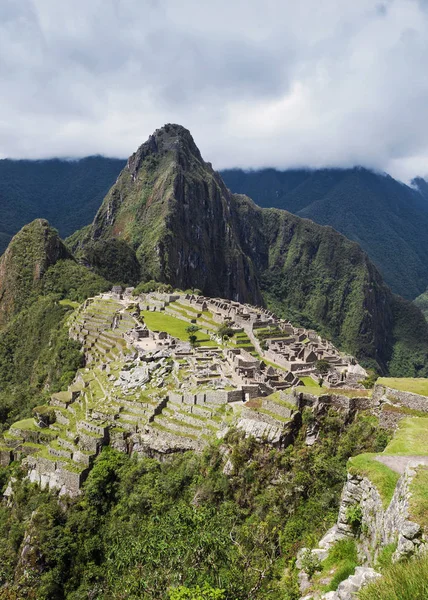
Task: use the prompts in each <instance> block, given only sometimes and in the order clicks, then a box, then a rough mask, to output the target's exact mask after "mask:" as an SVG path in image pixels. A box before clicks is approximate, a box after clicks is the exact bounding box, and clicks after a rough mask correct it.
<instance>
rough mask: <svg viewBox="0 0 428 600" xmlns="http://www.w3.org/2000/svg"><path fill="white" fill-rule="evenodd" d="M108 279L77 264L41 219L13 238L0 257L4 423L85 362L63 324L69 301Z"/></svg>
mask: <svg viewBox="0 0 428 600" xmlns="http://www.w3.org/2000/svg"><path fill="white" fill-rule="evenodd" d="M109 285H110V284H108V283H107V281H105V280H104V279H103V278H101V277H100V276H98V275H96V274H94V273H92V272H91V271H89V270H88V269H87V268H85V267H84V266H82V265H79V264H78V263H77V262H76V261H75V260H74V258H73V257H72V256H71V255H70V253H69V251H68V250H67V249H66V247H65V246H64V244H63V242H62V241H61V239H60V238H59V236H58V232H57V231H56V230H55V229H53V228H52V227H50V225H49V223H48V222H47V221H45V220H43V219H37V220H36V221H33V222H32V223H30V224H29V225H26V226H25V227H23V229H22V230H21V231H20V232H19V233H18V234H17V235H16V236H15V237H14V238H13V240H12V242H11V243H10V245H9V246H8V249H7V250H6V252H5V254H4V255H3V256H2V257H1V259H0V415H1V423H2V424H7V423H9V424H10V423H11V422H12V421H14V420H17V418H19V417H21V416H28V415H29V412H30V409H31V407H33V406H36V405H37V404H40V403H41V402H42V401H44V399H45V398H46V397H47V395H48V394H49V391H50V392H52V391H58V390H60V389H65V388H66V387H67V386H68V385H69V384H70V383H71V381H72V379H73V377H74V375H75V373H76V370H77V369H78V368H79V367H80V366H82V364H83V355H82V353H81V351H80V345H79V344H77V343H76V342H74V341H72V340H71V339H69V337H68V327H67V326H66V318H67V315H68V314H69V312H70V310H71V309H72V302H73V301H79V302H82V301H83V300H85V298H87V297H88V296H92V295H94V294H97V293H99V292H100V291H103V290H106V289H108V287H109ZM62 299H67V300H68V301H69V302H68V303H64V302H61V300H62ZM1 426H2V425H0V427H1Z"/></svg>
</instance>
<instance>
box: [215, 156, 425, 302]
mask: <svg viewBox="0 0 428 600" xmlns="http://www.w3.org/2000/svg"><path fill="white" fill-rule="evenodd" d="M221 175H222V177H223V180H224V181H225V183H226V185H227V186H228V187H229V188H230V189H231V190H232V192H235V193H242V194H247V195H248V196H250V197H251V198H252V199H253V200H254V201H255V202H256V203H257V204H258V205H259V206H262V207H276V208H283V209H285V210H289V211H290V212H292V213H294V214H296V215H299V216H301V217H307V218H309V219H312V220H313V221H315V222H316V223H319V224H321V225H331V226H332V227H334V228H335V229H336V230H337V231H340V232H341V233H343V234H344V235H346V237H348V238H349V239H351V240H354V241H356V242H358V244H359V245H360V246H361V247H362V248H363V249H364V250H365V251H366V252H367V254H368V255H369V257H370V259H371V260H372V261H373V262H374V264H375V265H376V266H377V267H378V269H379V270H380V272H381V273H382V275H383V277H384V279H385V281H386V283H387V284H388V285H389V286H390V287H391V289H392V290H393V291H394V292H395V293H397V294H400V295H401V296H403V297H404V298H408V299H413V298H415V297H416V296H418V295H419V294H421V293H422V292H423V291H425V289H426V287H427V285H428V236H427V235H426V231H427V228H428V192H427V190H428V184H427V183H426V181H424V180H423V179H421V178H418V179H416V180H415V181H414V187H409V186H406V185H404V184H402V183H400V182H398V181H396V180H394V179H393V178H392V177H389V176H387V175H382V174H378V173H373V172H372V171H369V170H367V169H363V168H354V169H321V170H316V171H310V170H305V169H302V170H287V171H277V170H275V169H263V170H260V171H242V170H240V169H232V170H228V171H223V172H222V173H221Z"/></svg>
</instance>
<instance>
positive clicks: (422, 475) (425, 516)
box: [409, 466, 428, 532]
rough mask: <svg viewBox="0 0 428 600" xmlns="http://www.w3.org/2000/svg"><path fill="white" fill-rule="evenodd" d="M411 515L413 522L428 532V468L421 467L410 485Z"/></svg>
mask: <svg viewBox="0 0 428 600" xmlns="http://www.w3.org/2000/svg"><path fill="white" fill-rule="evenodd" d="M410 493H411V498H410V501H409V513H410V516H411V519H412V521H415V522H416V523H419V525H420V526H421V527H422V528H423V529H424V530H425V532H427V531H428V467H422V466H421V467H419V468H418V470H417V473H416V475H415V477H414V479H413V481H412V482H411V484H410Z"/></svg>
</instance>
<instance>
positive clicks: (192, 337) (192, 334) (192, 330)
mask: <svg viewBox="0 0 428 600" xmlns="http://www.w3.org/2000/svg"><path fill="white" fill-rule="evenodd" d="M186 331H187V333H188V334H189V342H190V345H191V346H195V345H196V342H197V341H198V336H197V335H196V333H197V332H198V331H199V327H198V326H197V325H189V327H186Z"/></svg>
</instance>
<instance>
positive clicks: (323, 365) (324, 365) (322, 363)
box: [315, 359, 330, 375]
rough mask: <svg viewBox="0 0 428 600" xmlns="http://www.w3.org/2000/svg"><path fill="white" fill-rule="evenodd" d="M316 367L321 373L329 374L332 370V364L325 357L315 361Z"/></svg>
mask: <svg viewBox="0 0 428 600" xmlns="http://www.w3.org/2000/svg"><path fill="white" fill-rule="evenodd" d="M315 368H316V370H317V371H318V373H320V374H321V375H327V373H328V372H329V370H330V364H329V362H328V360H325V359H321V360H317V362H316V363H315Z"/></svg>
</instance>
